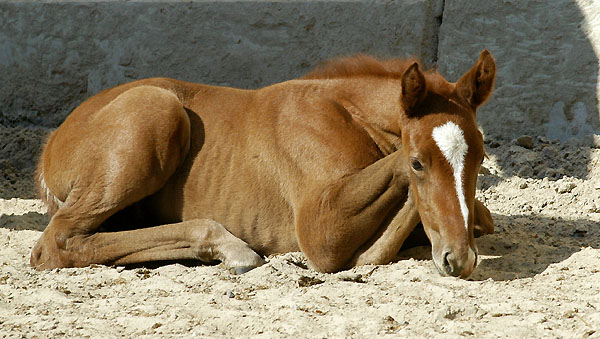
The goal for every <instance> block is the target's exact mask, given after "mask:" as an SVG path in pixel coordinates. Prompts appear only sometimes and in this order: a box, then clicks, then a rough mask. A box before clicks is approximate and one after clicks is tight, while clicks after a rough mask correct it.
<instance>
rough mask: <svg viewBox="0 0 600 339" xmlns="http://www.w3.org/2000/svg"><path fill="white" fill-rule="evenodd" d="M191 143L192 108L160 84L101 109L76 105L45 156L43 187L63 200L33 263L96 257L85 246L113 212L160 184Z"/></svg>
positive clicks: (76, 262) (85, 261)
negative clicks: (189, 116) (158, 86)
mask: <svg viewBox="0 0 600 339" xmlns="http://www.w3.org/2000/svg"><path fill="white" fill-rule="evenodd" d="M81 107H83V105H82V106H81ZM189 144H190V122H189V118H188V116H187V113H186V112H185V110H184V108H183V106H182V105H181V103H180V102H179V100H178V99H177V97H176V96H175V95H174V94H173V93H171V92H169V91H167V90H164V89H161V88H157V87H151V86H140V87H135V88H133V89H130V90H128V91H126V92H124V93H123V94H121V95H120V96H118V97H116V98H115V99H114V100H112V101H110V103H109V104H108V105H106V106H104V107H101V108H99V109H98V110H96V111H86V110H83V109H81V108H78V109H76V110H75V111H73V113H72V114H71V115H70V116H69V117H68V118H67V120H65V122H64V123H63V124H62V125H61V126H60V127H59V128H58V129H57V130H56V132H55V133H53V134H52V136H51V138H50V140H49V142H48V144H47V146H46V148H45V150H44V152H43V154H42V158H41V164H40V167H41V168H42V173H43V174H42V176H43V177H42V178H41V180H43V185H42V186H44V187H46V189H47V193H48V196H52V198H53V199H52V200H60V201H62V202H63V203H62V204H60V207H59V208H58V210H57V211H56V213H55V214H54V216H53V217H52V219H51V221H50V224H49V225H48V226H47V227H46V229H45V230H44V233H43V234H42V236H41V238H40V239H39V241H38V242H37V244H36V246H35V247H34V249H33V251H32V255H31V265H32V266H34V267H37V268H54V267H73V266H85V265H89V264H90V263H93V262H94V261H95V260H96V259H95V258H97V257H98V255H97V253H95V251H96V249H95V248H93V247H89V246H87V245H86V244H87V243H89V239H90V238H91V237H92V235H94V234H95V233H96V231H97V230H98V228H99V227H100V226H101V224H102V223H103V222H104V221H105V220H106V219H107V218H109V217H110V216H111V215H113V214H115V213H116V212H118V211H120V210H122V209H124V208H126V207H127V206H129V205H131V204H133V203H135V202H136V201H139V200H141V199H142V198H144V197H146V196H149V195H151V194H153V193H154V192H156V191H157V190H159V189H160V188H161V187H162V186H163V185H164V184H165V183H166V182H167V180H168V179H169V177H170V176H171V175H173V173H174V172H175V170H176V169H177V167H178V166H179V165H180V164H181V163H182V161H183V159H184V158H185V156H186V155H187V152H188V150H189ZM54 198H56V199H54Z"/></svg>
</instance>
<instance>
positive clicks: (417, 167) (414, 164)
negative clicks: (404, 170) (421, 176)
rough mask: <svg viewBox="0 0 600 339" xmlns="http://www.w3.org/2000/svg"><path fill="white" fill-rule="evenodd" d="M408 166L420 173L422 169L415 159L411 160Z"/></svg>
mask: <svg viewBox="0 0 600 339" xmlns="http://www.w3.org/2000/svg"><path fill="white" fill-rule="evenodd" d="M410 165H411V166H412V168H413V169H414V170H415V171H419V172H420V171H422V170H423V169H424V168H423V165H422V164H421V162H420V161H419V160H417V159H412V161H411V164H410Z"/></svg>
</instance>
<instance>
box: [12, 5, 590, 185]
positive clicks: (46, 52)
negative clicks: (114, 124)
mask: <svg viewBox="0 0 600 339" xmlns="http://www.w3.org/2000/svg"><path fill="white" fill-rule="evenodd" d="M484 48H487V49H489V50H491V51H492V53H493V54H494V56H495V57H496V60H497V64H498V69H499V73H498V80H497V86H496V91H495V93H494V95H493V97H492V99H491V101H490V102H489V103H488V104H487V105H486V106H485V107H484V108H483V109H482V110H481V111H480V113H479V119H480V122H481V124H482V127H483V128H484V130H485V132H486V134H487V135H488V136H491V137H500V138H508V139H510V138H514V137H518V136H520V135H523V134H528V135H540V136H546V137H548V138H551V139H555V138H556V139H562V140H567V139H570V138H573V137H576V138H579V139H582V138H583V139H585V137H588V136H590V135H592V134H594V133H596V134H598V133H600V132H599V130H600V124H599V113H598V57H597V51H598V49H599V48H600V2H597V1H596V2H594V1H589V0H573V1H570V0H545V1H517V0H486V1H471V0H445V1H444V0H406V1H388V0H370V1H286V2H270V1H261V2H259V1H219V2H217V1H197V0H195V1H188V2H154V1H151V2H150V1H146V2H135V3H134V2H128V1H104V2H87V1H79V2H73V1H71V2H62V1H46V2H33V1H26V2H24V1H21V2H1V3H0V80H1V81H0V137H2V140H1V141H0V143H3V144H4V145H0V196H2V197H7V196H8V197H10V196H31V195H32V194H33V189H32V185H31V183H30V182H31V178H30V176H31V173H32V172H33V164H34V160H35V158H36V156H37V153H38V150H39V147H40V145H41V143H42V139H43V135H44V134H45V131H46V130H47V129H49V128H54V127H56V126H58V124H60V122H61V121H62V120H64V118H65V117H66V116H67V114H68V113H69V112H70V111H71V110H72V109H73V108H74V107H75V106H77V105H78V104H79V103H81V101H83V100H84V99H85V98H87V97H89V96H91V95H93V94H95V93H97V92H98V91H100V90H101V89H104V88H107V87H111V86H114V85H117V84H119V83H123V82H127V81H130V80H133V79H139V78H145V77H151V76H168V77H174V78H178V79H183V80H188V81H195V82H202V83H210V84H217V85H227V86H236V87H242V88H257V87H261V86H265V85H268V84H272V83H275V82H279V81H283V80H287V79H291V78H294V77H297V76H299V75H301V74H303V73H305V72H307V71H309V70H310V69H312V68H313V67H314V66H316V65H317V64H318V62H319V61H320V60H323V59H327V58H331V57H335V56H340V55H349V54H354V53H359V52H360V53H370V54H374V55H378V56H383V57H392V56H393V57H406V56H409V55H416V56H418V57H420V58H422V59H423V60H424V61H425V63H426V64H429V65H437V66H438V67H439V69H440V71H441V72H442V74H444V75H446V76H447V78H448V79H449V80H451V81H455V80H457V79H458V77H459V76H460V75H461V74H462V73H464V72H466V71H467V70H468V69H469V68H470V67H471V66H472V65H473V64H474V62H475V60H476V58H477V56H478V54H479V52H480V51H481V50H482V49H484ZM588 139H589V138H588ZM20 182H27V184H20ZM6 187H9V188H10V189H8V191H7V189H6ZM6 192H8V193H6ZM23 192H24V193H23Z"/></svg>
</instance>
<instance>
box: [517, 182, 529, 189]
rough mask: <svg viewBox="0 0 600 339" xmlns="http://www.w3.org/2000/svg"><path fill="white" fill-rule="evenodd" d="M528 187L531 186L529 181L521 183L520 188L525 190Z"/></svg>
mask: <svg viewBox="0 0 600 339" xmlns="http://www.w3.org/2000/svg"><path fill="white" fill-rule="evenodd" d="M527 187H529V185H527V183H526V182H524V183H522V184H521V185H519V188H520V189H522V190H523V189H526V188H527Z"/></svg>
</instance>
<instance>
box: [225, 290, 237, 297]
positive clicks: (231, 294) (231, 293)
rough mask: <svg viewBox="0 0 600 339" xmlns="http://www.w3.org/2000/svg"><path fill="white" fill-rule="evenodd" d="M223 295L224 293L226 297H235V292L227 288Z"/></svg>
mask: <svg viewBox="0 0 600 339" xmlns="http://www.w3.org/2000/svg"><path fill="white" fill-rule="evenodd" d="M225 295H226V296H227V297H228V298H235V294H234V293H233V292H231V290H227V291H226V292H225Z"/></svg>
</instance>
